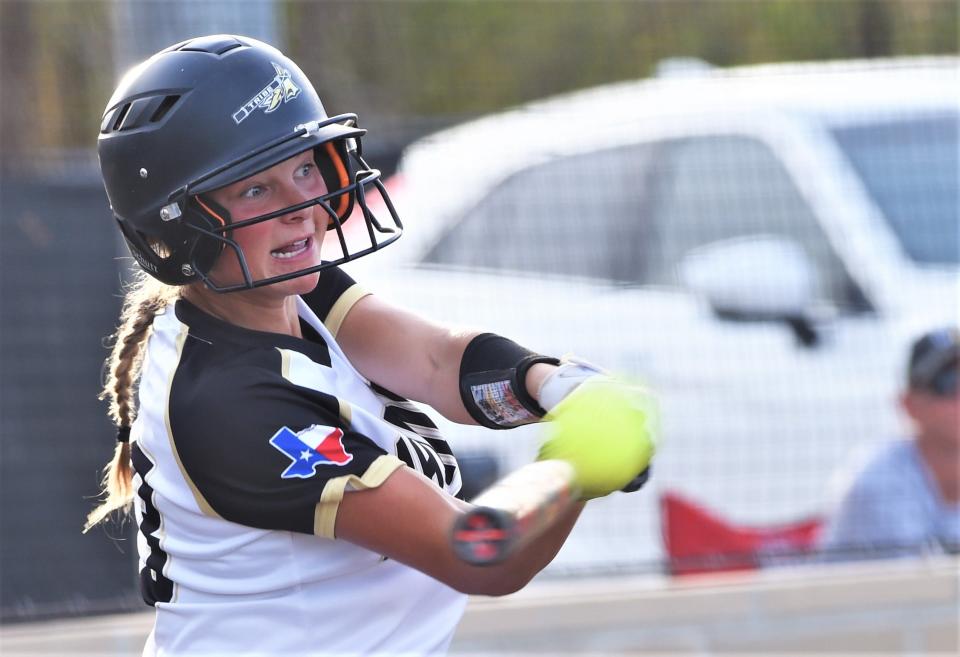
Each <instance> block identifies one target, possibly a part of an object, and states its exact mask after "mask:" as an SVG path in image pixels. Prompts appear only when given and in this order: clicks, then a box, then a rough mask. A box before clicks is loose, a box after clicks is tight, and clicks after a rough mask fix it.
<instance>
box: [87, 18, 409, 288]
mask: <svg viewBox="0 0 960 657" xmlns="http://www.w3.org/2000/svg"><path fill="white" fill-rule="evenodd" d="M364 133H365V131H364V130H362V129H361V128H359V127H358V126H357V117H356V115H355V114H341V115H338V116H334V117H328V116H327V115H326V112H325V110H324V109H323V105H322V104H321V102H320V99H319V98H318V97H317V95H316V92H315V91H314V89H313V87H312V85H311V84H310V82H309V80H307V79H306V77H305V76H304V75H303V73H302V71H300V69H299V68H298V67H297V66H296V64H294V63H293V62H292V61H291V60H289V59H287V58H286V57H285V56H284V55H282V54H281V53H280V52H279V51H278V50H276V49H274V48H272V47H271V46H268V45H266V44H263V43H261V42H258V41H255V40H253V39H249V38H246V37H234V36H226V35H216V36H210V37H203V38H200V39H193V40H191V41H187V42H184V43H181V44H177V45H176V46H172V47H171V48H168V49H166V50H164V51H162V52H160V53H158V54H157V55H154V56H153V57H152V58H150V59H149V60H147V61H146V62H144V63H143V64H141V65H140V66H138V67H137V68H136V69H134V70H133V71H132V72H131V73H130V74H128V75H127V76H126V78H125V79H124V81H123V82H122V83H121V85H120V86H119V87H118V89H117V91H116V92H115V93H114V96H113V98H112V99H111V100H110V102H109V103H108V105H107V109H106V111H105V113H104V118H103V122H102V124H101V132H100V138H99V140H98V154H99V156H100V165H101V171H102V173H103V178H104V186H105V188H106V191H107V196H108V198H109V199H110V204H111V208H112V210H113V212H114V216H115V218H116V220H117V222H118V224H119V226H120V229H121V232H122V233H123V235H124V238H125V239H126V241H127V245H128V247H129V248H130V252H131V254H132V255H133V256H134V258H135V259H136V260H137V262H138V263H139V264H140V265H141V267H142V268H143V269H144V270H145V271H146V272H147V273H149V274H151V275H152V276H154V277H155V278H157V279H159V280H161V281H163V282H164V283H167V284H170V285H183V284H189V283H194V282H197V281H202V282H204V283H205V284H206V285H207V287H209V288H210V289H212V290H214V291H217V292H232V291H236V290H243V289H252V288H256V287H262V286H264V285H270V284H273V283H277V282H280V281H284V280H289V279H291V278H296V277H298V276H303V275H306V274H310V273H314V272H317V271H322V270H323V269H327V268H329V267H333V266H336V265H339V264H341V263H343V262H347V261H350V260H354V259H356V258H359V257H361V256H363V255H367V254H368V253H372V252H373V251H376V250H378V249H380V248H383V247H384V246H386V245H387V244H390V243H392V242H393V241H395V240H396V239H397V238H399V236H400V235H401V234H402V232H403V225H402V223H401V222H400V219H399V217H398V216H397V214H396V211H395V210H394V208H393V204H392V203H391V201H390V199H389V196H388V195H387V192H386V189H385V188H384V186H383V183H382V182H381V180H380V177H381V176H380V172H379V171H378V170H376V169H373V168H371V167H369V166H368V165H367V163H366V162H365V161H364V160H363V157H362V146H361V138H362V136H363V134H364ZM310 149H313V150H314V152H315V159H316V162H317V166H318V169H319V170H320V173H321V174H322V176H323V179H324V182H325V183H326V187H327V190H328V191H327V193H325V194H323V195H322V196H319V197H316V198H313V199H309V200H307V201H305V202H303V203H300V204H298V205H294V206H290V207H287V208H280V209H277V210H275V211H272V212H270V213H267V214H263V215H261V216H258V217H253V218H249V219H245V220H243V221H237V222H234V221H232V219H231V218H230V216H229V214H227V213H226V212H225V210H224V209H223V208H219V207H218V206H217V207H214V206H215V204H213V203H212V202H211V200H210V199H209V192H211V191H213V190H215V189H219V188H221V187H224V186H227V185H229V184H232V183H235V182H237V181H240V180H243V179H245V178H248V177H250V176H252V175H255V174H257V173H259V172H261V171H264V170H266V169H268V168H270V167H272V166H274V165H276V164H278V163H280V162H283V161H284V160H286V159H289V158H291V157H294V156H296V155H298V154H300V153H303V152H304V151H307V150H310ZM371 192H372V193H373V194H376V195H379V196H380V197H381V198H382V200H383V204H382V205H383V208H384V210H385V214H388V215H389V217H386V219H387V221H383V222H382V221H380V219H378V218H377V216H376V215H375V213H374V212H373V210H371V209H370V207H369V205H368V204H367V199H368V198H369V195H370V193H371ZM314 205H316V206H319V207H321V208H322V209H323V210H324V212H325V213H326V214H327V216H328V217H329V220H328V228H330V229H333V231H334V232H335V233H336V237H337V240H338V242H339V245H340V251H341V255H340V257H337V258H334V259H332V260H329V261H325V262H322V263H320V264H319V265H316V266H312V267H309V268H305V269H302V270H297V271H294V272H289V273H286V274H283V275H282V276H275V277H272V278H265V279H261V280H254V279H253V277H252V276H251V274H250V270H249V268H248V267H247V264H246V257H245V256H244V254H243V250H242V248H241V247H240V246H239V245H238V244H237V243H236V242H235V241H234V240H233V239H232V237H231V235H232V234H233V231H236V230H243V229H244V228H245V227H248V226H252V225H255V224H258V223H262V222H264V221H269V220H271V219H274V218H277V217H279V216H282V215H285V214H289V213H290V212H294V211H297V210H300V209H303V208H307V207H310V206H314ZM356 213H358V214H361V215H362V217H363V221H364V222H365V223H366V229H367V230H366V231H365V233H364V235H362V242H361V243H360V244H359V245H357V244H355V240H353V239H348V236H347V234H345V233H344V231H343V223H344V222H345V221H347V219H349V218H350V217H351V215H352V214H356ZM358 232H359V231H358ZM350 237H356V236H350ZM225 251H232V252H233V254H234V255H235V257H236V258H237V260H238V262H239V263H240V269H241V271H242V272H243V279H244V280H243V281H242V282H239V283H234V282H231V283H230V284H226V283H221V284H218V283H217V282H215V281H213V280H211V278H210V277H209V276H208V273H209V271H210V269H211V268H212V267H213V265H214V263H215V262H216V260H217V259H218V258H219V257H220V256H221V254H223V253H224V252H225Z"/></svg>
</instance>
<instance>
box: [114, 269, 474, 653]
mask: <svg viewBox="0 0 960 657" xmlns="http://www.w3.org/2000/svg"><path fill="white" fill-rule="evenodd" d="M364 294H365V293H364V292H363V290H362V289H361V288H360V287H359V286H357V285H356V284H355V283H353V281H352V280H351V279H350V278H349V277H348V276H347V275H346V274H344V273H343V272H341V271H340V270H336V269H334V270H331V271H327V272H324V273H323V275H322V276H321V278H320V285H319V286H318V288H317V291H315V292H313V293H312V294H311V295H308V296H307V297H306V298H300V299H298V300H297V303H298V310H299V313H300V319H301V326H302V328H303V334H304V339H299V338H294V337H292V336H286V335H279V334H275V333H264V332H258V331H251V330H247V329H243V328H239V327H237V326H234V325H232V324H228V323H225V322H222V321H220V320H218V319H216V318H213V317H211V316H209V315H207V314H206V313H203V312H201V311H200V310H199V309H197V308H196V307H195V306H192V305H191V304H189V303H188V302H186V301H184V300H180V301H178V302H176V304H173V305H171V306H170V307H168V308H167V309H166V310H165V312H163V313H162V314H160V315H158V316H157V317H156V319H155V320H154V323H153V328H152V334H151V336H150V338H149V341H148V343H147V350H146V357H145V361H144V367H143V374H142V378H141V382H140V387H139V409H140V410H139V415H138V417H137V419H136V422H135V423H134V426H133V428H132V433H131V438H132V456H133V465H134V468H135V471H136V474H135V477H134V486H135V491H136V518H137V522H138V524H139V529H140V533H139V541H138V548H139V553H140V568H141V570H140V578H141V589H142V592H143V595H144V599H145V600H146V601H147V602H148V603H149V604H152V605H154V606H155V607H156V610H157V619H156V625H155V627H154V631H153V633H152V636H151V640H150V641H149V642H148V645H147V648H146V650H145V653H146V654H156V655H168V654H169V655H193V654H230V655H248V654H256V655H312V654H317V655H327V654H329V655H352V654H434V653H442V652H443V651H445V649H446V647H447V645H448V643H449V640H450V637H451V636H452V633H453V630H454V628H455V627H456V624H457V622H458V621H459V619H460V616H461V614H462V612H463V608H464V606H465V604H466V597H465V596H464V595H462V594H460V593H457V592H455V591H454V590H452V589H450V588H449V587H447V586H445V585H444V584H441V583H440V582H437V581H436V580H434V579H432V578H430V577H428V576H426V575H424V574H423V573H421V572H419V571H417V570H414V569H412V568H409V567H407V566H404V565H402V564H399V563H396V562H394V561H392V560H389V559H384V558H383V557H381V556H380V555H378V554H374V553H372V552H370V551H368V550H365V549H363V548H360V547H357V546H355V545H353V544H351V543H348V542H346V541H339V540H335V537H334V520H335V519H336V514H337V510H338V507H339V504H340V501H341V500H342V499H343V496H344V495H349V494H350V492H351V491H355V490H360V489H365V488H370V487H375V486H378V485H380V484H381V483H382V482H383V481H384V480H385V479H386V478H387V477H388V476H389V475H390V474H391V473H392V472H394V470H396V469H397V468H399V467H412V468H415V469H417V470H418V471H420V472H422V473H423V474H424V475H426V476H427V477H428V478H430V479H432V480H433V481H434V482H435V483H436V484H437V486H439V487H441V488H442V489H444V490H445V491H447V492H448V493H449V494H451V495H455V494H457V492H458V491H459V488H460V474H459V470H458V468H457V463H456V460H455V459H454V457H453V455H452V453H451V451H450V449H449V447H448V446H447V443H446V442H445V441H443V440H442V439H441V438H440V436H439V435H438V434H437V431H436V429H435V427H434V425H433V423H432V422H431V421H430V419H429V418H428V417H427V416H426V415H424V414H423V413H422V412H421V411H420V410H419V409H418V408H417V407H416V406H415V405H413V404H411V403H410V402H408V401H406V400H404V399H402V398H399V397H398V396H396V395H393V394H391V393H390V392H389V391H387V390H384V389H382V388H379V387H378V386H376V385H373V384H371V383H370V382H368V381H366V380H364V378H363V377H362V376H361V375H360V374H359V373H358V372H357V371H356V370H355V369H354V368H353V366H352V365H351V364H350V363H349V362H348V360H347V359H346V357H345V356H344V354H343V352H342V351H341V349H340V347H339V346H338V345H337V342H336V340H335V335H336V333H337V330H338V329H339V325H340V323H341V321H342V319H343V317H344V316H345V315H346V313H347V311H348V310H349V309H350V307H352V305H353V304H354V303H355V302H356V301H357V300H358V299H360V298H361V297H362V296H363V295H364Z"/></svg>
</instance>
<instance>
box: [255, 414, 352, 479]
mask: <svg viewBox="0 0 960 657" xmlns="http://www.w3.org/2000/svg"><path fill="white" fill-rule="evenodd" d="M270 444H271V445H273V446H274V447H276V448H277V449H278V450H280V451H281V452H283V454H284V455H285V456H286V457H287V458H289V459H290V460H291V461H293V462H292V463H291V464H290V465H289V466H287V469H286V470H284V471H283V474H281V475H280V477H281V478H283V479H309V478H310V477H312V476H313V475H315V474H317V466H318V465H346V464H347V463H349V462H350V461H352V460H353V454H351V453H350V452H348V451H347V450H346V448H345V447H344V446H343V431H342V430H341V429H337V428H335V427H325V426H322V425H319V424H314V425H311V426H309V427H307V428H306V429H304V430H303V431H299V432H297V433H294V432H293V431H291V430H290V429H289V428H287V427H283V428H282V429H280V430H279V431H277V433H275V434H273V437H272V438H270Z"/></svg>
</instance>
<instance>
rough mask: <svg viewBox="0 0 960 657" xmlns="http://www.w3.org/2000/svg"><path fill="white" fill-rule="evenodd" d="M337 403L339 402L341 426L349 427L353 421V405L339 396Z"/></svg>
mask: <svg viewBox="0 0 960 657" xmlns="http://www.w3.org/2000/svg"><path fill="white" fill-rule="evenodd" d="M337 403H338V404H340V421H341V422H343V428H344V429H349V428H350V425H351V424H352V423H353V407H352V406H350V402H348V401H344V400H342V399H340V398H339V397H338V398H337Z"/></svg>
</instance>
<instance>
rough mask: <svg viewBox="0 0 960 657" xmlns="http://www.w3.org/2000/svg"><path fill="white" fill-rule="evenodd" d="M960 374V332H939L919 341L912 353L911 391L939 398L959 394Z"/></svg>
mask: <svg viewBox="0 0 960 657" xmlns="http://www.w3.org/2000/svg"><path fill="white" fill-rule="evenodd" d="M958 371H960V330H958V329H957V328H956V327H944V328H939V329H936V330H933V331H930V332H928V333H925V334H923V335H922V336H920V337H919V338H917V339H916V341H914V343H913V347H912V348H911V349H910V361H909V365H908V367H907V379H908V382H909V384H910V387H911V388H915V389H918V390H927V391H930V392H933V393H935V394H938V395H943V396H947V395H952V394H954V393H956V391H957V374H958Z"/></svg>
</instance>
